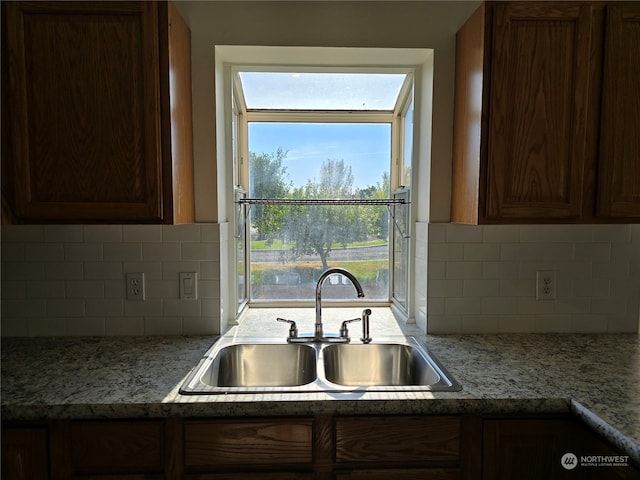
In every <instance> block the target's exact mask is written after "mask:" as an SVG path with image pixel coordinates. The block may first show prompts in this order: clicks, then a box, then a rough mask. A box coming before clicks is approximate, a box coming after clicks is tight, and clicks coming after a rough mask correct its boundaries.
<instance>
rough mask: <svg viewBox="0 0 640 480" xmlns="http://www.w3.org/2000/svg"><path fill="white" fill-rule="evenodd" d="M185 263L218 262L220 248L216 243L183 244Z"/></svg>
mask: <svg viewBox="0 0 640 480" xmlns="http://www.w3.org/2000/svg"><path fill="white" fill-rule="evenodd" d="M182 260H183V261H218V260H220V248H219V247H218V245H216V244H215V243H184V244H182Z"/></svg>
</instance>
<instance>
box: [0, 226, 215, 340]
mask: <svg viewBox="0 0 640 480" xmlns="http://www.w3.org/2000/svg"><path fill="white" fill-rule="evenodd" d="M219 238H220V235H219V229H218V226H217V225H214V224H193V225H176V226H170V225H44V226H43V225H5V226H3V227H2V251H1V254H2V284H1V285H0V287H1V289H2V335H7V336H45V335H54V336H56V335H98V336H103V335H189V334H213V333H217V332H218V328H219V327H218V326H219V323H220V295H219V291H220V261H219V259H220V244H219V242H220V240H219ZM126 272H144V274H145V287H146V288H145V301H143V302H141V301H129V300H126V298H125V280H124V279H125V273H126ZM180 272H197V273H198V298H197V299H196V300H180V295H179V281H178V280H179V273H180Z"/></svg>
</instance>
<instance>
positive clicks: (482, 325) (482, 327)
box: [462, 315, 499, 333]
mask: <svg viewBox="0 0 640 480" xmlns="http://www.w3.org/2000/svg"><path fill="white" fill-rule="evenodd" d="M496 332H499V328H498V317H497V316H495V315H465V316H464V317H462V333H496Z"/></svg>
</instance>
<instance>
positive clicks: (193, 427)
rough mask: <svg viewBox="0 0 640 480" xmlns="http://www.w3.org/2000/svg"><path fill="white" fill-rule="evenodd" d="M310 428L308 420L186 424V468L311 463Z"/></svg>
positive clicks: (192, 422)
mask: <svg viewBox="0 0 640 480" xmlns="http://www.w3.org/2000/svg"><path fill="white" fill-rule="evenodd" d="M312 425H313V421H312V420H311V419H274V420H273V421H226V420H212V421H187V422H185V425H184V438H185V452H184V456H185V465H186V467H187V468H189V467H206V466H216V465H267V464H280V465H282V464H300V463H311V461H312V430H313V428H312Z"/></svg>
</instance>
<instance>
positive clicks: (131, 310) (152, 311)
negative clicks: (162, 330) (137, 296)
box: [124, 298, 162, 317]
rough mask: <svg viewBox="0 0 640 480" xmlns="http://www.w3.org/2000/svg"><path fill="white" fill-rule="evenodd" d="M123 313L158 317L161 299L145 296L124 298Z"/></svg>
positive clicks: (131, 315)
mask: <svg viewBox="0 0 640 480" xmlns="http://www.w3.org/2000/svg"><path fill="white" fill-rule="evenodd" d="M124 314H125V316H126V317H147V316H149V317H159V316H162V299H160V298H147V299H146V300H143V301H140V300H125V302H124Z"/></svg>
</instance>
